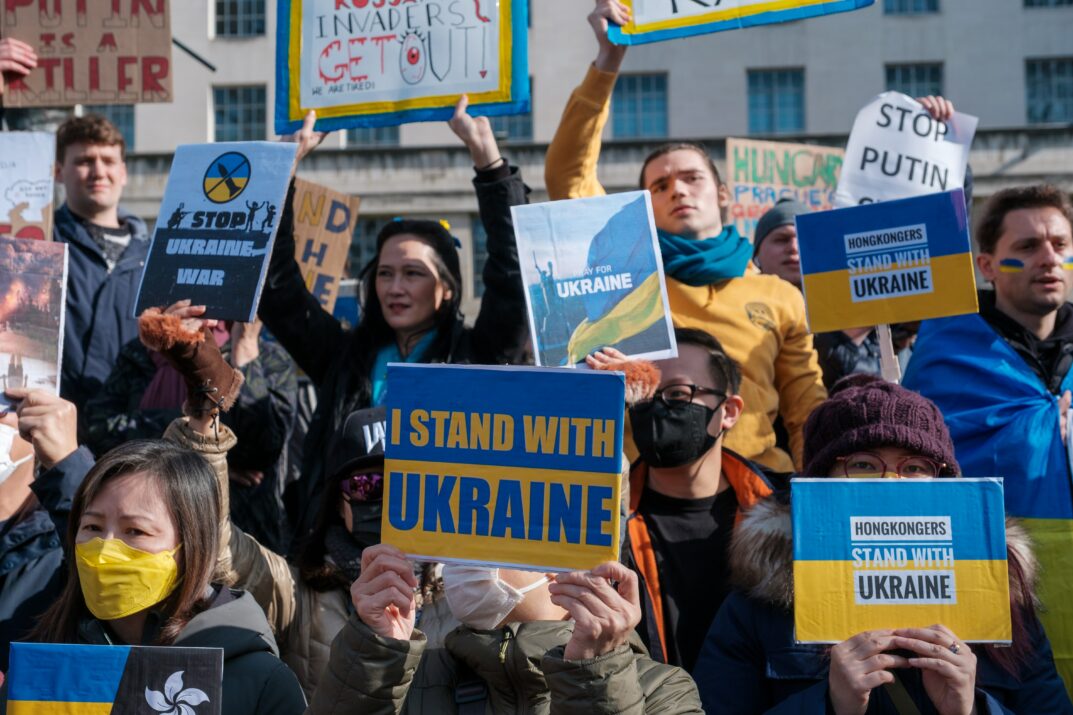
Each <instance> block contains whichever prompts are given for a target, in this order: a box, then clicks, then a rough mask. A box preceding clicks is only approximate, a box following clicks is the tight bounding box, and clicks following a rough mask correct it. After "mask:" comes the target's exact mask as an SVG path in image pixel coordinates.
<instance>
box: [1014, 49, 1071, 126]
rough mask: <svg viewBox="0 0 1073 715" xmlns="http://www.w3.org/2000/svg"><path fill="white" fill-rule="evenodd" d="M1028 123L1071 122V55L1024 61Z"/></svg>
mask: <svg viewBox="0 0 1073 715" xmlns="http://www.w3.org/2000/svg"><path fill="white" fill-rule="evenodd" d="M1025 93H1026V95H1027V105H1028V123H1029V124H1047V123H1052V122H1063V123H1068V122H1073V57H1057V58H1052V59H1043V60H1025Z"/></svg>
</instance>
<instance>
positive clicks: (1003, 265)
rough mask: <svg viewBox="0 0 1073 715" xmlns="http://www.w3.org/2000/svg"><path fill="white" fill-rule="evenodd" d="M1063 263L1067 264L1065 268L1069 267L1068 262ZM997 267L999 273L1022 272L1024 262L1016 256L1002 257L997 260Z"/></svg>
mask: <svg viewBox="0 0 1073 715" xmlns="http://www.w3.org/2000/svg"><path fill="white" fill-rule="evenodd" d="M1063 265H1064V266H1067V270H1068V269H1069V267H1068V264H1063ZM998 269H999V272H1000V273H1022V272H1023V271H1024V270H1025V263H1024V261H1020V260H1018V259H1016V258H1003V259H1002V260H1001V261H999V262H998Z"/></svg>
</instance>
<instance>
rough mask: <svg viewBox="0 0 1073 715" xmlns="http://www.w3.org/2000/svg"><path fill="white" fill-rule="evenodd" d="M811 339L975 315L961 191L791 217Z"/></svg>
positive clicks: (970, 263) (974, 297)
mask: <svg viewBox="0 0 1073 715" xmlns="http://www.w3.org/2000/svg"><path fill="white" fill-rule="evenodd" d="M797 242H798V245H799V247H800V250H801V278H802V285H803V288H804V291H805V307H806V309H807V311H808V322H809V328H810V329H811V330H812V332H813V333H824V332H828V331H832V330H844V329H847V328H860V327H865V326H869V325H882V324H885V323H901V322H909V321H914V320H924V319H926V318H942V317H946V316H950V315H962V314H965V313H975V312H977V310H978V306H977V302H976V275H975V272H974V271H973V264H972V249H971V248H970V246H969V228H968V217H967V216H966V212H965V195H964V193H963V192H962V190H961V189H954V190H953V191H947V192H945V193H938V194H928V195H926V196H917V197H914V198H910V199H900V200H897V201H884V202H881V203H875V204H863V205H861V206H852V207H850V208H845V209H835V210H832V211H820V212H817V213H811V214H802V215H800V216H798V217H797Z"/></svg>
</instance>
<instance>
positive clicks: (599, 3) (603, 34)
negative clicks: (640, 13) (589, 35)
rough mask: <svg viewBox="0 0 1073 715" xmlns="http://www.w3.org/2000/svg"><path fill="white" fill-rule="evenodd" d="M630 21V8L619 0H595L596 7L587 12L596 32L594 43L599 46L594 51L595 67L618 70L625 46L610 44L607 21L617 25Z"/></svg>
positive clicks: (612, 70)
mask: <svg viewBox="0 0 1073 715" xmlns="http://www.w3.org/2000/svg"><path fill="white" fill-rule="evenodd" d="M629 21H630V8H628V7H626V5H625V4H624V3H622V2H619V0H596V7H595V8H594V9H593V11H592V12H591V13H589V25H591V26H592V31H593V32H594V33H595V34H596V43H597V44H598V45H599V46H600V49H599V51H598V52H597V53H596V61H595V62H594V63H593V64H595V65H596V69H598V70H601V71H603V72H618V69H619V67H621V66H622V59H623V58H624V57H625V56H626V48H625V47H624V46H622V45H615V44H612V42H611V40H610V39H608V37H607V30H608V28H609V24H608V23H611V22H613V23H615V24H616V25H618V26H619V27H621V26H623V25H625V24H626V23H628V22H629Z"/></svg>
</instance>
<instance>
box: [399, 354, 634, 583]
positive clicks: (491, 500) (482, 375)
mask: <svg viewBox="0 0 1073 715" xmlns="http://www.w3.org/2000/svg"><path fill="white" fill-rule="evenodd" d="M387 385H388V388H387V411H388V428H387V430H388V434H387V446H386V449H385V464H384V475H385V480H384V481H385V486H384V505H385V508H384V516H383V522H382V527H381V530H382V538H383V541H384V543H387V544H391V545H393V546H395V547H397V548H399V549H400V550H402V551H404V552H405V553H406V554H408V555H410V556H411V557H413V558H414V559H416V560H422V561H441V562H451V563H475V564H487V565H494V566H504V567H507V568H525V569H533V570H540V571H572V570H583V569H590V568H592V567H594V566H596V565H598V564H600V563H602V562H604V561H614V560H617V559H618V555H619V533H620V529H619V521H620V516H619V495H620V478H621V472H622V421H623V411H624V405H625V380H624V378H623V376H622V374H621V373H611V372H594V371H591V370H574V369H551V368H532V367H483V366H454V365H404V364H394V363H393V364H390V365H389V366H388V375H387Z"/></svg>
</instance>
